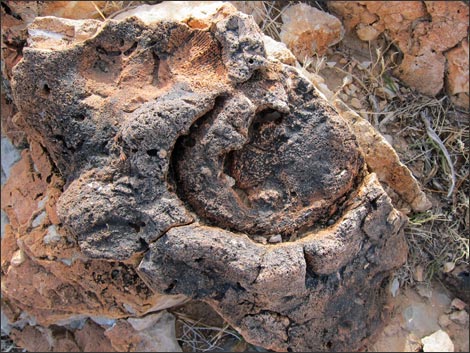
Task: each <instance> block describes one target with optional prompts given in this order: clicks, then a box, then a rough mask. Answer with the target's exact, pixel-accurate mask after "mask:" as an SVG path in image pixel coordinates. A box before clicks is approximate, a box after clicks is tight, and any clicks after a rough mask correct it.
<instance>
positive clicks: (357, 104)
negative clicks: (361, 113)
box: [350, 98, 362, 109]
mask: <svg viewBox="0 0 470 353" xmlns="http://www.w3.org/2000/svg"><path fill="white" fill-rule="evenodd" d="M350 104H351V106H352V107H353V108H356V109H361V108H362V105H361V101H360V100H359V99H357V98H353V99H351V102H350Z"/></svg>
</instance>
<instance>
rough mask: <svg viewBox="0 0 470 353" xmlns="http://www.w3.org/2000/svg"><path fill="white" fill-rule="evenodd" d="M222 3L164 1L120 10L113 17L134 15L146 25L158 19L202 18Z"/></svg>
mask: <svg viewBox="0 0 470 353" xmlns="http://www.w3.org/2000/svg"><path fill="white" fill-rule="evenodd" d="M223 4H224V3H223V2H222V1H164V2H161V3H160V4H156V5H141V6H138V7H136V8H134V9H131V10H128V11H125V12H121V13H120V14H119V15H117V16H116V17H115V19H116V20H122V19H125V18H127V17H132V16H136V17H138V18H139V19H140V20H141V21H143V22H144V23H145V24H147V25H148V24H152V23H155V22H158V21H177V22H188V21H189V20H192V19H193V20H194V19H197V20H204V19H209V18H210V17H211V16H212V15H213V14H215V13H216V12H217V10H218V9H219V8H220V7H221V6H223Z"/></svg>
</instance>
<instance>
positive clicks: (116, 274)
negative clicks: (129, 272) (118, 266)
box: [111, 270, 119, 279]
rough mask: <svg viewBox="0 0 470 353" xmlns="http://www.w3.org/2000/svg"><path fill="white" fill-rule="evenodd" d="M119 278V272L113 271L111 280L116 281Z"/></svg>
mask: <svg viewBox="0 0 470 353" xmlns="http://www.w3.org/2000/svg"><path fill="white" fill-rule="evenodd" d="M118 276H119V270H112V271H111V278H112V279H116V278H117V277H118Z"/></svg>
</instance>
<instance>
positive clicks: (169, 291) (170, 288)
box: [163, 279, 178, 294]
mask: <svg viewBox="0 0 470 353" xmlns="http://www.w3.org/2000/svg"><path fill="white" fill-rule="evenodd" d="M176 283H178V281H177V280H176V279H175V280H174V281H173V282H171V283H170V285H169V286H168V288H167V289H165V290H164V291H163V292H164V293H165V294H170V293H171V291H172V290H173V288H175V286H176Z"/></svg>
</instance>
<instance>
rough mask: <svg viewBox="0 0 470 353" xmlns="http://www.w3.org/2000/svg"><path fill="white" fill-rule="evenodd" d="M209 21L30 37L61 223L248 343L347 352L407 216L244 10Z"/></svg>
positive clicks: (35, 118) (29, 90)
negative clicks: (208, 311)
mask: <svg viewBox="0 0 470 353" xmlns="http://www.w3.org/2000/svg"><path fill="white" fill-rule="evenodd" d="M39 21H41V20H39ZM204 21H205V22H204V23H200V22H197V21H192V22H188V24H184V23H180V22H171V21H170V22H169V21H167V22H165V21H162V22H154V23H147V24H145V23H144V22H141V21H140V20H138V19H137V18H129V19H126V20H122V21H112V20H111V21H107V22H106V23H105V24H104V25H102V26H101V25H100V24H98V23H97V22H92V23H90V26H91V27H92V26H97V28H96V34H95V35H93V36H92V37H89V38H87V39H86V38H85V39H84V38H82V37H81V38H80V40H81V41H80V42H76V43H69V42H68V41H63V40H62V39H60V41H61V45H62V47H61V48H62V49H60V50H50V48H51V47H53V45H52V44H51V42H50V41H48V40H46V41H44V42H42V44H41V42H36V43H35V44H34V45H32V46H31V48H30V49H27V50H25V53H24V58H23V61H22V62H21V63H20V64H19V65H18V66H17V67H16V68H15V73H14V81H13V91H14V96H15V101H16V102H17V105H18V109H19V111H20V114H21V119H19V120H21V121H22V122H23V124H24V126H25V128H26V130H27V131H28V134H29V136H30V139H33V140H35V141H37V143H38V144H40V145H41V146H43V148H44V151H45V152H44V153H46V154H47V156H48V158H50V161H51V162H52V164H53V166H54V168H57V169H55V174H57V175H59V174H60V175H61V176H62V177H63V179H64V180H65V184H62V185H61V190H60V192H58V195H57V197H58V199H59V200H58V202H57V213H58V219H57V222H56V223H57V225H58V226H59V225H60V234H64V235H66V236H68V237H69V238H70V239H72V240H74V241H76V242H77V244H78V246H79V248H80V250H81V252H80V254H79V256H81V257H82V258H83V259H88V260H87V261H103V260H106V262H104V263H109V264H119V262H121V263H122V265H121V266H127V267H126V269H127V268H129V270H128V271H129V272H130V271H132V270H136V272H135V275H136V276H137V277H136V279H135V282H136V283H137V282H139V281H141V280H142V279H143V280H144V282H145V284H146V285H145V286H144V285H143V284H142V285H141V287H142V288H145V289H146V290H148V288H150V289H152V290H153V291H154V292H156V293H161V294H184V295H185V296H188V297H191V298H196V299H201V300H204V301H206V302H207V303H209V304H210V305H211V306H212V307H214V308H215V309H216V310H217V311H218V312H219V313H220V314H221V315H222V316H223V317H224V318H225V319H226V320H227V321H228V322H230V323H231V324H232V325H233V326H234V327H235V328H236V329H238V330H239V331H240V332H241V333H242V334H243V335H244V337H245V338H246V339H247V340H248V341H249V342H252V343H254V344H257V345H261V346H264V347H266V348H270V349H273V350H276V351H284V350H303V351H311V350H313V351H316V350H322V351H325V350H350V349H359V348H360V347H361V345H362V344H363V343H364V341H363V340H364V339H366V338H367V337H369V336H370V335H372V334H373V333H374V332H375V330H376V329H377V327H378V323H379V322H380V313H381V309H382V303H383V301H384V298H385V297H384V296H385V294H384V291H385V289H384V288H385V284H386V281H387V278H388V275H389V273H390V271H391V270H392V269H394V268H395V267H397V266H399V265H400V264H402V263H403V262H404V261H405V257H406V243H405V242H404V238H403V231H402V228H403V225H404V223H405V217H404V216H403V215H402V214H401V213H399V212H398V211H396V210H395V209H394V208H393V206H392V204H391V201H390V199H389V198H388V196H387V195H386V194H385V192H384V190H383V189H382V187H381V186H380V183H379V182H378V180H377V178H376V176H375V174H369V173H368V172H367V168H366V166H365V165H364V161H363V156H362V153H361V152H360V149H359V146H358V144H357V142H356V138H355V136H354V135H353V134H352V133H351V131H350V130H349V128H348V126H347V123H346V122H345V121H344V120H342V118H341V117H340V116H339V115H338V114H337V113H336V112H335V111H333V110H332V109H331V108H330V107H328V106H327V105H326V104H325V102H324V101H323V100H322V99H321V98H320V97H319V95H318V94H317V93H316V91H315V89H314V87H313V85H312V84H311V83H310V82H309V81H308V80H307V79H306V78H305V77H303V76H302V75H301V74H300V73H299V72H298V71H297V70H296V69H294V68H292V67H289V66H286V65H284V64H282V63H280V62H278V61H276V60H273V59H271V58H269V57H267V56H266V52H265V48H264V42H263V38H262V34H261V31H260V30H259V28H258V27H257V26H256V25H255V24H254V22H253V20H252V18H251V17H249V16H246V15H243V14H240V13H238V12H236V10H235V9H234V8H233V7H231V6H230V5H227V4H226V5H223V6H221V7H220V8H219V9H218V10H217V12H216V13H214V15H213V16H212V17H211V16H209V17H208V18H206V19H205V20H204ZM191 23H193V24H195V27H191ZM196 24H197V26H196ZM37 25H38V26H39V27H40V22H39V23H37ZM75 25H77V26H83V23H76V24H75ZM67 26H74V22H73V21H72V22H70V21H69V22H67ZM87 33H95V32H93V30H89V31H88V32H87ZM91 35H92V34H90V36H91ZM54 38H55V39H54ZM54 38H53V40H56V37H54ZM62 191H63V192H62ZM42 234H44V233H42ZM48 234H49V233H48ZM278 234H281V239H282V241H283V242H281V244H276V245H271V244H269V245H263V244H262V243H260V242H256V241H255V240H254V239H255V238H257V237H259V236H260V235H262V236H265V237H266V238H268V237H271V236H277V235H278ZM47 236H48V238H47V239H48V240H47V241H51V239H55V238H54V237H55V235H54V234H52V233H51V234H49V235H47ZM44 239H46V235H44ZM29 255H30V254H29ZM77 256H78V255H77ZM142 256H143V259H142ZM10 257H13V255H10ZM90 259H93V260H90ZM79 261H82V260H79ZM138 262H140V265H138V266H134V264H136V263H138ZM76 266H78V265H76ZM110 266H114V265H110ZM73 268H75V267H73ZM73 268H72V269H73ZM12 271H13V270H12ZM15 271H16V272H15ZM15 271H13V272H12V274H13V273H19V272H18V271H17V270H15ZM111 273H112V269H111ZM132 273H133V272H132ZM12 278H13V277H12ZM139 283H140V282H139ZM2 291H3V290H2ZM144 294H145V296H146V298H147V297H150V298H153V297H151V293H147V292H145V293H144ZM103 295H106V294H103ZM141 295H143V294H141ZM125 298H126V300H129V299H128V298H127V297H125ZM136 300H137V299H136ZM352 303H355V304H352ZM149 306H150V305H147V307H149ZM139 309H140V308H139ZM142 311H143V310H142ZM142 311H140V310H135V312H136V314H135V315H137V316H138V315H143V313H142ZM116 317H121V316H120V315H116Z"/></svg>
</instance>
